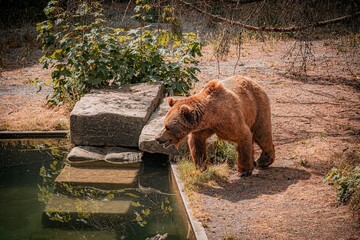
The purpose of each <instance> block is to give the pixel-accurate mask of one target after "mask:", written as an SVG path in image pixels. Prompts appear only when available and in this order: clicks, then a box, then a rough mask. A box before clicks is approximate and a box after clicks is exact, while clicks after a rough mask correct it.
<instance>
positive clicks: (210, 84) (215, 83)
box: [204, 80, 223, 94]
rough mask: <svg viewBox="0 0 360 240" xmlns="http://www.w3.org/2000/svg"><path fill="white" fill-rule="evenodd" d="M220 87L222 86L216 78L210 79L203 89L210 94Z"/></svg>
mask: <svg viewBox="0 0 360 240" xmlns="http://www.w3.org/2000/svg"><path fill="white" fill-rule="evenodd" d="M222 88H223V86H222V84H221V83H220V82H219V81H218V80H212V81H210V82H208V84H206V86H205V88H204V89H205V91H206V93H207V94H211V93H214V92H217V91H219V90H220V89H222Z"/></svg>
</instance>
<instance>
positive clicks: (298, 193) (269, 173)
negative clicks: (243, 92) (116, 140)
mask: <svg viewBox="0 0 360 240" xmlns="http://www.w3.org/2000/svg"><path fill="white" fill-rule="evenodd" d="M292 46H295V50H294V51H293V54H292V55H291V56H290V55H288V56H286V57H283V56H284V55H285V54H286V53H287V51H288V50H289V49H291V47H292ZM301 47H304V46H303V45H299V44H296V45H294V42H293V41H274V42H272V41H267V42H252V41H250V42H248V43H246V44H244V45H243V46H242V51H241V57H240V59H239V60H238V59H237V56H236V54H235V51H234V50H231V51H230V55H229V56H228V57H227V59H225V60H222V61H220V62H219V63H218V62H217V61H216V59H215V58H214V57H213V56H212V54H211V47H210V46H209V47H207V48H205V49H204V53H205V54H204V57H203V58H202V59H201V64H200V69H201V71H202V72H201V74H200V75H199V77H200V79H201V81H200V82H199V84H198V85H197V87H201V86H202V85H203V84H204V83H205V82H207V81H208V80H210V79H213V78H223V77H226V76H231V75H234V74H242V75H245V76H249V77H251V78H253V79H255V80H257V81H258V82H259V83H260V84H261V85H262V86H263V87H264V88H265V89H266V91H267V92H268V94H269V96H270V99H271V102H272V121H273V135H274V139H275V148H276V162H275V163H274V164H273V165H272V166H271V167H270V168H269V169H266V170H256V171H255V172H254V174H253V176H251V177H248V178H240V177H239V176H238V174H237V173H236V172H235V171H233V172H232V173H231V175H230V177H229V180H228V181H219V182H212V183H211V185H210V186H209V187H205V188H201V189H199V190H198V191H196V192H187V194H188V195H189V198H190V200H191V205H192V208H193V210H194V212H195V215H196V217H197V218H198V219H199V220H200V221H202V222H203V224H204V226H205V227H206V231H207V235H208V237H209V239H360V228H359V227H360V225H359V222H358V219H357V217H356V216H354V214H353V213H352V211H351V210H350V209H349V207H348V206H344V205H342V204H340V203H339V202H338V201H337V200H336V190H335V189H334V188H333V187H332V186H330V185H329V184H328V183H327V182H325V181H324V176H325V175H326V174H327V172H328V171H329V169H330V168H331V167H332V166H333V164H336V162H339V161H342V160H343V159H345V158H347V157H349V156H350V157H351V156H353V155H354V153H355V152H358V151H359V149H360V138H359V136H360V121H359V120H360V104H359V103H360V101H359V100H360V99H359V97H360V95H359V91H360V79H359V76H360V61H359V60H360V56H359V51H358V50H357V51H355V52H354V51H350V52H342V51H338V50H339V49H335V48H334V45H333V44H332V43H331V42H330V43H329V42H326V41H318V42H313V45H312V49H313V54H314V55H313V57H315V62H314V64H316V65H314V64H312V65H309V66H308V67H307V70H308V77H307V78H294V77H291V76H292V75H290V74H284V73H285V72H286V70H287V69H288V68H289V66H291V64H292V62H294V61H295V58H296V53H297V52H299V51H300V50H303V49H304V48H301ZM299 59H300V60H301V58H298V59H297V60H296V61H295V63H296V64H295V65H299V64H301V62H299ZM237 62H238V65H237V66H236V68H235V65H236V63H237ZM218 66H219V67H220V68H218ZM219 69H220V73H219V71H218V70H219ZM36 77H39V78H48V77H49V72H48V71H43V70H41V66H40V65H39V64H36V63H31V64H29V65H28V66H25V67H20V68H12V69H4V70H3V71H2V72H1V76H0V101H1V104H0V129H2V130H3V129H10V130H17V129H26V130H39V129H41V130H48V129H61V128H66V127H67V126H68V117H69V109H68V108H66V107H60V108H59V107H55V108H49V107H47V106H46V105H45V99H44V97H45V95H46V94H48V93H49V91H50V90H49V89H46V90H45V92H40V94H36V90H37V89H36V88H35V87H31V86H29V85H28V83H29V80H28V79H33V78H36ZM299 79H300V80H299ZM257 154H259V153H258V152H257ZM230 237H231V238H230Z"/></svg>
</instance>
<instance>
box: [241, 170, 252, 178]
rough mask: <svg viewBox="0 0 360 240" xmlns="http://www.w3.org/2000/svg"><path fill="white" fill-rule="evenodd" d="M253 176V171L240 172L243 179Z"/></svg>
mask: <svg viewBox="0 0 360 240" xmlns="http://www.w3.org/2000/svg"><path fill="white" fill-rule="evenodd" d="M251 174H252V170H248V171H241V172H240V176H241V177H250V176H251Z"/></svg>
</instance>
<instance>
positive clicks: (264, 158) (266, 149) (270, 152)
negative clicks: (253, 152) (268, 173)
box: [254, 136, 275, 168]
mask: <svg viewBox="0 0 360 240" xmlns="http://www.w3.org/2000/svg"><path fill="white" fill-rule="evenodd" d="M254 140H255V142H256V143H257V144H258V145H259V146H260V148H261V150H262V152H261V155H260V157H259V159H258V160H257V161H256V166H257V167H259V168H266V167H268V166H270V165H271V164H272V163H273V162H274V161H275V149H274V144H273V142H272V139H271V138H270V139H266V138H265V139H263V138H260V139H258V138H255V136H254Z"/></svg>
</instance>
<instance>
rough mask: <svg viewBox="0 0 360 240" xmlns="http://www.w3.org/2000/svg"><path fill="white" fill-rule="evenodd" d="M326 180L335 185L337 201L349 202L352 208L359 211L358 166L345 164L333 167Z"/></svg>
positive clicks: (359, 186) (359, 178)
mask: <svg viewBox="0 0 360 240" xmlns="http://www.w3.org/2000/svg"><path fill="white" fill-rule="evenodd" d="M326 180H327V181H331V183H332V184H334V186H336V187H337V190H338V194H337V198H338V200H339V201H341V202H342V203H350V205H351V207H352V208H353V210H354V211H355V212H357V213H360V166H354V165H350V164H346V165H345V166H342V167H337V168H333V169H331V171H330V172H329V174H328V175H327V176H326Z"/></svg>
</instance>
